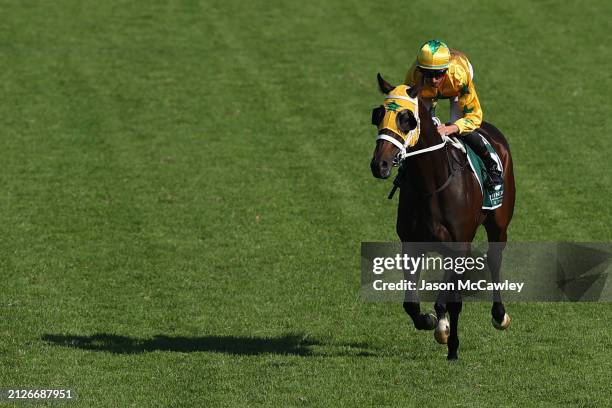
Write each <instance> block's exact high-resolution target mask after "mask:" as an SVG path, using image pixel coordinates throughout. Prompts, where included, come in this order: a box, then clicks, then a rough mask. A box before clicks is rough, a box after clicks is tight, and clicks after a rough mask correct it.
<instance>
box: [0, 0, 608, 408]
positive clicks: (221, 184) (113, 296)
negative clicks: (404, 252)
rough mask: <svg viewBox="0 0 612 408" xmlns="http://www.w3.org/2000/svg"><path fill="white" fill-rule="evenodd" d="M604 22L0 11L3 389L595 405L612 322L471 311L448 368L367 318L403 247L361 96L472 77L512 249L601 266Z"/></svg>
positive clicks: (256, 5) (487, 10)
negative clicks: (377, 261)
mask: <svg viewBox="0 0 612 408" xmlns="http://www.w3.org/2000/svg"><path fill="white" fill-rule="evenodd" d="M611 11H612V10H611V7H610V4H609V2H605V1H599V2H597V1H593V2H566V3H563V4H562V5H559V4H558V3H556V2H550V1H547V2H538V3H537V4H532V3H531V2H526V1H525V2H522V3H518V2H512V3H507V4H506V3H504V4H498V5H491V6H488V7H483V6H482V4H481V3H480V2H475V1H470V2H467V3H462V4H461V5H459V4H458V3H456V2H445V3H436V5H435V8H434V6H432V5H430V4H426V3H423V4H421V5H415V4H409V3H376V2H366V1H348V2H346V1H345V2H338V1H337V2H332V3H330V2H327V1H311V2H304V3H303V4H300V3H299V2H282V1H267V2H239V1H234V0H225V1H205V2H197V1H169V2H159V1H149V2H125V1H112V2H111V1H109V2H93V1H55V2H39V1H23V2H3V3H1V4H0V12H1V14H2V16H3V23H2V24H1V25H0V39H1V40H0V41H1V43H0V61H1V62H0V64H1V66H2V69H1V70H0V84H1V92H2V103H1V104H0V131H1V137H0V152H2V153H1V155H2V156H1V158H2V173H1V174H0V206H1V214H2V216H1V222H0V237H1V238H0V251H1V252H0V255H1V256H0V268H1V271H2V276H3V279H2V280H1V283H0V387H4V388H7V387H45V388H62V387H64V388H65V387H71V388H73V389H76V390H77V393H78V396H79V400H78V402H77V403H75V404H74V406H83V407H94V406H109V407H115V406H135V407H143V406H232V407H233V406H253V405H267V406H347V407H348V406H350V407H352V406H368V405H387V406H436V405H437V406H448V405H450V406H470V407H471V406H500V407H505V406H520V407H524V406H551V407H552V406H589V407H590V406H593V407H595V406H597V407H599V406H606V405H607V406H610V405H611V404H610V399H609V373H610V371H611V368H612V364H611V363H612V361H611V357H610V355H611V351H612V338H611V336H610V331H609V329H608V327H609V321H610V319H612V307H610V304H609V303H590V304H557V303H551V304H524V303H523V304H510V305H508V309H509V311H510V312H511V313H512V315H513V317H514V320H513V325H512V327H511V328H510V330H509V331H507V332H503V333H500V332H496V331H494V330H493V329H492V327H491V325H490V323H489V320H490V315H489V307H490V305H489V304H485V303H482V304H481V303H468V304H466V305H465V308H464V312H463V313H462V315H461V323H460V330H461V340H462V343H461V349H460V361H458V362H457V363H454V364H448V363H447V362H446V360H445V348H444V347H441V346H438V345H437V344H435V343H434V341H433V339H432V336H431V333H422V332H416V331H415V330H414V329H413V328H412V327H411V325H410V324H409V323H408V320H407V317H405V315H404V313H403V311H402V309H401V306H400V305H396V304H388V303H387V304H375V303H367V302H365V301H363V300H361V299H360V298H359V248H360V242H361V241H389V240H395V239H396V236H395V232H394V224H395V211H396V207H395V206H396V204H395V203H393V202H389V201H387V199H386V194H387V193H388V191H389V188H390V182H389V181H387V182H381V181H379V180H375V179H373V178H372V176H371V174H370V170H369V160H370V158H371V154H372V150H373V148H374V129H373V128H372V127H371V125H369V119H370V118H369V115H370V111H371V108H372V107H373V106H376V105H377V104H379V103H380V101H381V96H380V94H379V93H378V91H377V89H376V81H375V75H376V73H377V72H379V71H380V72H382V73H383V74H384V75H385V76H386V78H387V79H388V80H390V81H392V82H395V83H398V82H400V81H401V80H402V79H403V76H404V74H405V70H406V69H407V67H408V65H409V64H410V62H411V60H412V58H413V55H414V54H415V52H416V49H417V47H418V45H420V43H421V42H423V41H424V40H426V39H428V38H430V37H439V38H442V39H445V40H446V41H447V42H448V43H449V44H450V45H451V46H452V47H456V48H458V49H461V50H463V51H464V52H466V53H467V55H468V56H469V57H470V59H471V61H472V63H473V65H474V67H475V75H476V85H477V87H478V92H479V96H480V100H481V103H482V104H483V107H484V112H485V118H486V120H489V121H491V122H492V123H494V124H495V125H497V126H498V127H499V128H500V129H501V130H502V131H503V132H504V133H505V134H506V135H507V136H508V139H509V141H510V144H511V147H512V151H513V154H514V160H515V172H516V178H517V188H518V197H517V207H516V213H515V219H514V221H513V224H512V225H511V228H510V231H509V237H510V239H511V240H513V241H602V242H607V241H610V240H612V229H611V228H610V220H611V214H610V204H609V201H610V197H611V196H612V194H611V193H612V191H611V187H610V186H611V183H610V181H611V180H610V164H609V163H610V160H609V156H610V154H611V153H612V149H611V148H610V145H609V143H610V136H609V134H610V133H609V130H610V128H612V126H611V125H612V123H611V119H610V115H609V112H610V111H611V108H612V102H611V99H610V97H609V92H610V90H611V89H612V75H611V74H610V72H609V70H608V68H607V67H610V66H611V65H612V49H611V45H610V42H609V41H608V40H607V37H609V33H608V29H607V27H608V17H607V16H609V15H610V12H611Z"/></svg>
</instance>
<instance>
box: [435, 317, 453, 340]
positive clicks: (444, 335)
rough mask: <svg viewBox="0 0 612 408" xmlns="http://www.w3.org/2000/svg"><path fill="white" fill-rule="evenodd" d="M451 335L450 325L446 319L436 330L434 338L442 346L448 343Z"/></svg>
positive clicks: (441, 320)
mask: <svg viewBox="0 0 612 408" xmlns="http://www.w3.org/2000/svg"><path fill="white" fill-rule="evenodd" d="M449 334H450V325H449V323H448V319H447V318H446V317H444V318H442V319H440V321H439V322H438V325H437V326H436V330H435V331H434V338H435V339H436V341H437V342H438V343H440V344H446V343H448V335H449Z"/></svg>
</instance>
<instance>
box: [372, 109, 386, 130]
mask: <svg viewBox="0 0 612 408" xmlns="http://www.w3.org/2000/svg"><path fill="white" fill-rule="evenodd" d="M384 117H385V107H384V106H382V105H380V106H379V107H377V108H374V109H373V110H372V124H373V125H374V126H378V125H379V124H380V122H381V121H382V120H383V118H384Z"/></svg>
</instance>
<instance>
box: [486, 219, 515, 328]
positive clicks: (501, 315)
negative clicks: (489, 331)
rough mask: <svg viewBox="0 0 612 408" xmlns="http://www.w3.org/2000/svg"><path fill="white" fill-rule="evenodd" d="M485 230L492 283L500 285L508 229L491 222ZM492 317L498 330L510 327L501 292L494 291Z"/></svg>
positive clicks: (487, 223) (488, 222)
mask: <svg viewBox="0 0 612 408" xmlns="http://www.w3.org/2000/svg"><path fill="white" fill-rule="evenodd" d="M485 228H486V230H487V237H488V240H489V250H488V251H487V263H488V265H489V270H490V271H491V282H493V283H499V282H500V280H501V264H502V252H503V250H504V248H505V247H506V241H507V234H506V228H500V227H499V226H498V225H497V224H496V223H495V222H494V221H489V220H487V222H485ZM491 316H492V317H493V320H492V323H493V327H495V328H496V329H498V330H505V329H507V328H508V326H509V325H510V320H511V319H510V315H509V314H507V313H506V308H505V307H504V303H503V302H502V298H501V292H500V291H499V290H495V291H493V306H492V307H491Z"/></svg>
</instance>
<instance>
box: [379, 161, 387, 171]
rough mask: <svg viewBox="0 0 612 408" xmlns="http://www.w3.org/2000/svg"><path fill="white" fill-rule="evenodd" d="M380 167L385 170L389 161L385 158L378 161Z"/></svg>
mask: <svg viewBox="0 0 612 408" xmlns="http://www.w3.org/2000/svg"><path fill="white" fill-rule="evenodd" d="M380 167H381V168H382V169H384V170H386V169H388V168H389V163H388V162H387V161H386V160H383V161H382V162H381V163H380Z"/></svg>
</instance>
